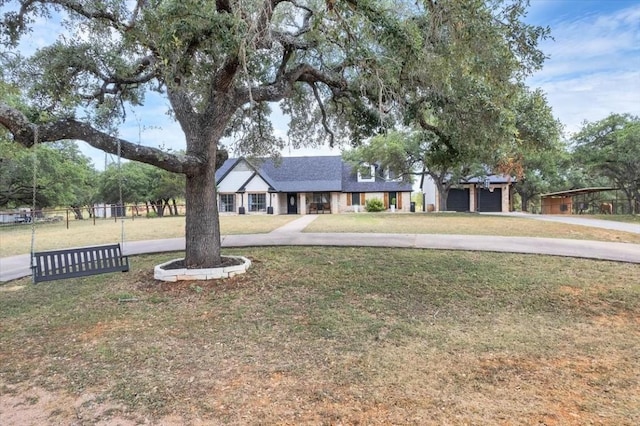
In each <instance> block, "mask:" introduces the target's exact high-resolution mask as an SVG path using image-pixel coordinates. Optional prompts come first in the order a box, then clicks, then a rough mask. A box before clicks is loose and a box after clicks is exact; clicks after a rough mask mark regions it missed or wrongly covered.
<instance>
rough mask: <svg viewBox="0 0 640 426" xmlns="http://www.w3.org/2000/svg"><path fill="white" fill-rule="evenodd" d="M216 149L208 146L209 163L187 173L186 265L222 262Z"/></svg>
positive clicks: (213, 144)
mask: <svg viewBox="0 0 640 426" xmlns="http://www.w3.org/2000/svg"><path fill="white" fill-rule="evenodd" d="M216 149H217V144H215V143H212V144H211V146H210V147H209V155H208V159H207V162H208V164H207V165H206V167H203V168H201V172H200V173H199V174H197V175H194V176H187V188H186V197H185V203H186V219H185V222H186V229H185V240H186V253H185V263H186V265H187V268H212V267H216V266H219V265H220V263H221V260H222V258H221V256H220V222H219V220H218V206H217V203H216V200H217V197H218V194H217V189H216V179H215V173H216V167H215V166H216V164H215V163H216Z"/></svg>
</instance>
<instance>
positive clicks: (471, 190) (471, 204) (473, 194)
mask: <svg viewBox="0 0 640 426" xmlns="http://www.w3.org/2000/svg"><path fill="white" fill-rule="evenodd" d="M477 191H478V190H477V189H476V186H475V185H470V187H469V198H470V200H469V211H470V212H475V211H476V209H477V206H476V192H477Z"/></svg>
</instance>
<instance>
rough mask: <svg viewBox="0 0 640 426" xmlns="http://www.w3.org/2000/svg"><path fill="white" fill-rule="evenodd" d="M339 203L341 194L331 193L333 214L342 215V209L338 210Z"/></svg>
mask: <svg viewBox="0 0 640 426" xmlns="http://www.w3.org/2000/svg"><path fill="white" fill-rule="evenodd" d="M339 202H340V193H338V192H332V193H331V214H338V213H340V209H339V208H338V203H339Z"/></svg>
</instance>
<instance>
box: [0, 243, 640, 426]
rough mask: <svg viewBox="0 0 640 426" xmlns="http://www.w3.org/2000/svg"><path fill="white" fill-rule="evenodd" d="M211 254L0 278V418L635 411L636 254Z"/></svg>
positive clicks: (556, 416)
mask: <svg viewBox="0 0 640 426" xmlns="http://www.w3.org/2000/svg"><path fill="white" fill-rule="evenodd" d="M228 253H234V254H243V255H248V256H249V257H250V258H252V259H253V261H254V266H253V267H252V268H251V269H250V271H249V273H247V274H245V275H240V276H236V277H234V278H232V279H229V280H225V281H205V282H197V283H186V284H170V283H163V284H160V283H158V282H156V281H154V280H153V279H152V273H151V269H152V266H153V265H154V264H157V263H160V262H162V261H164V260H167V259H170V258H172V257H175V254H171V253H168V254H163V255H154V256H139V257H135V258H133V259H132V265H133V269H132V271H131V272H129V273H126V274H122V273H116V274H110V275H103V276H96V277H89V278H85V279H75V280H65V281H57V282H51V283H42V284H38V285H36V286H34V285H31V284H30V283H29V279H28V278H25V279H22V280H18V281H14V282H11V283H8V284H5V285H3V286H0V424H24V423H25V421H24V419H27V420H28V421H27V422H26V423H28V424H75V423H77V422H82V423H86V424H94V423H100V424H127V425H128V424H131V425H133V424H139V423H143V422H145V421H146V422H148V423H150V424H163V425H183V424H237V425H245V424H356V423H359V424H414V425H424V424H523V425H530V424H548V425H584V424H611V425H634V424H638V423H640V381H638V377H640V355H639V354H640V287H639V286H638V283H639V282H640V265H632V264H620V263H614V262H602V261H589V260H581V259H567V258H560V257H546V256H526V255H505V254H489V253H470V252H451V251H427V250H415V249H414V250H399V249H375V248H301V247H296V248H260V249H257V248H256V249H243V250H241V251H229V252H228ZM21 420H23V421H22V422H21ZM29 422H31V423H29Z"/></svg>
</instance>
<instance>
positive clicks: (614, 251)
mask: <svg viewBox="0 0 640 426" xmlns="http://www.w3.org/2000/svg"><path fill="white" fill-rule="evenodd" d="M514 215H516V214H514ZM517 215H518V216H520V217H530V218H532V219H536V220H554V221H558V222H565V223H572V224H579V225H584V226H594V227H603V228H607V229H616V230H621V231H627V232H635V233H639V234H640V226H639V225H636V224H629V223H622V222H609V221H604V220H595V219H586V218H576V217H566V218H562V217H549V216H541V215H526V214H517ZM316 218H317V216H316V215H306V216H302V217H300V218H299V219H297V220H294V221H292V222H290V223H288V224H286V225H284V226H283V227H281V228H278V229H276V230H275V231H273V232H271V233H269V234H252V235H227V236H223V238H222V246H223V247H226V248H231V247H264V246H337V247H397V248H419V249H442V250H472V251H489V252H504V253H531V254H546V255H554V256H566V257H579V258H587V259H602V260H612V261H618V262H628V263H637V264H640V244H629V243H614V242H603V241H590V240H589V241H587V240H564V239H555V238H535V237H499V236H485V235H442V234H362V233H306V232H305V233H303V232H300V231H302V230H303V229H304V228H305V227H306V226H307V225H308V224H309V223H311V222H312V221H313V220H315V219H316ZM576 219H577V220H576ZM569 220H571V221H569ZM610 225H613V226H615V227H616V228H612V227H610ZM184 247H185V241H184V238H173V239H166V240H149V241H131V242H125V244H124V247H123V252H124V254H128V255H136V254H142V253H161V252H170V251H180V250H184ZM28 275H31V270H30V269H29V255H28V254H25V255H20V256H12V257H6V258H2V259H0V282H2V281H9V280H13V279H17V278H22V277H25V276H28Z"/></svg>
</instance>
